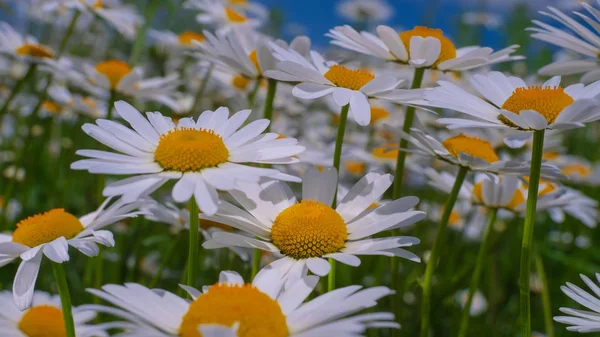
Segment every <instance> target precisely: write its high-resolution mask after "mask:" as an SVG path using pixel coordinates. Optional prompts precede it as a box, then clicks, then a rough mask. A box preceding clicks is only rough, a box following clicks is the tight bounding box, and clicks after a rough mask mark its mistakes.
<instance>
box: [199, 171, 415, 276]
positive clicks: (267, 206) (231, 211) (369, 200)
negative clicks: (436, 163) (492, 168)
mask: <svg viewBox="0 0 600 337" xmlns="http://www.w3.org/2000/svg"><path fill="white" fill-rule="evenodd" d="M392 180H393V177H392V176H391V175H389V174H383V173H380V172H370V173H367V175H365V176H364V177H363V178H362V179H361V180H360V181H359V182H358V183H356V185H354V186H353V187H352V188H351V189H350V191H349V192H348V193H347V194H346V196H345V197H344V198H343V199H342V200H341V201H340V202H339V204H338V205H337V206H336V207H335V208H332V207H331V203H332V202H333V199H334V195H335V191H336V190H337V188H336V185H337V172H336V171H335V169H333V168H324V169H323V170H322V172H320V171H319V170H317V169H314V168H312V169H309V170H308V171H307V172H306V174H305V176H304V182H303V184H302V197H303V200H302V201H300V202H298V201H297V200H296V197H295V196H294V195H293V193H292V192H291V190H290V189H289V187H288V186H286V185H285V184H283V183H281V182H277V181H269V182H264V183H262V184H245V185H244V186H241V185H240V189H238V190H233V191H231V192H230V193H231V195H232V196H233V197H234V198H235V200H236V201H237V202H238V203H240V204H241V205H242V207H243V208H244V209H240V208H238V207H237V206H234V205H232V204H230V203H227V202H224V201H223V202H221V205H220V208H219V210H218V211H217V212H216V214H215V215H213V216H204V217H205V218H206V219H209V220H213V221H216V222H220V223H224V224H227V225H230V226H232V227H235V228H238V229H240V230H243V231H246V232H248V233H250V234H252V236H254V237H256V239H253V238H248V237H245V236H241V235H238V234H234V233H215V234H214V235H213V239H212V240H209V241H207V242H205V243H204V245H203V246H204V247H205V248H209V249H213V248H222V247H228V246H240V247H249V248H258V249H262V250H266V251H270V252H273V253H275V254H279V255H280V257H281V258H280V259H279V260H277V261H275V262H273V263H271V264H270V266H273V267H274V268H277V269H279V270H280V271H281V273H283V274H286V275H287V276H288V277H289V279H290V281H293V280H295V279H297V278H298V277H299V275H302V274H303V273H304V272H305V271H306V269H307V268H308V269H309V270H310V271H312V272H313V273H314V274H317V275H319V276H324V275H327V274H328V273H329V271H330V266H329V263H328V262H327V260H326V258H333V259H335V260H337V261H339V262H341V263H344V264H348V265H351V266H358V265H359V264H360V259H359V258H358V257H357V256H356V255H384V256H398V257H403V258H406V259H409V260H411V261H416V262H419V261H420V259H419V257H417V256H416V255H415V254H413V253H411V252H409V251H407V250H404V249H402V248H400V247H409V246H413V245H415V244H418V243H419V239H417V238H414V237H401V236H400V237H386V238H378V239H369V238H368V237H370V236H372V235H375V234H377V233H380V232H384V231H387V230H391V229H395V228H401V227H405V226H408V225H411V224H414V223H415V222H417V221H419V220H421V219H423V218H424V217H425V213H423V212H420V211H413V210H411V209H412V208H413V207H414V206H415V205H416V204H417V203H418V201H419V199H418V198H416V197H405V198H401V199H398V200H394V201H391V202H387V203H381V204H380V205H379V206H377V207H374V208H370V207H371V205H372V204H373V203H374V202H376V201H378V200H379V199H380V198H381V196H382V195H383V193H384V192H385V191H386V190H387V189H388V187H390V186H391V184H392Z"/></svg>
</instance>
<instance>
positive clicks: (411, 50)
mask: <svg viewBox="0 0 600 337" xmlns="http://www.w3.org/2000/svg"><path fill="white" fill-rule="evenodd" d="M326 35H327V36H329V37H331V38H332V39H333V41H331V43H332V44H334V45H336V46H339V47H342V48H345V49H349V50H353V51H355V52H359V53H362V54H366V55H370V56H374V57H377V58H380V59H382V60H385V61H390V62H397V63H401V64H407V65H410V66H411V67H414V68H431V69H436V70H441V71H458V72H460V71H466V70H471V69H474V68H478V67H482V66H487V65H491V64H495V63H500V62H507V61H514V60H520V59H523V57H522V56H511V54H512V53H513V52H514V51H515V50H516V49H517V48H518V47H519V46H518V45H512V46H510V47H507V48H505V49H502V50H499V51H497V52H494V51H493V50H492V48H488V47H483V48H482V47H477V46H470V47H464V48H459V49H456V47H455V46H454V43H452V41H450V39H448V38H447V37H445V36H444V33H443V32H442V30H441V29H432V28H428V27H422V26H416V27H415V28H414V29H412V30H408V31H405V32H402V33H397V32H396V31H395V30H394V29H392V28H390V27H388V26H383V25H381V26H378V27H377V36H375V35H373V34H371V33H368V32H360V33H359V32H357V31H356V30H354V28H352V27H350V26H338V27H335V28H334V29H332V30H330V31H329V33H328V34H326Z"/></svg>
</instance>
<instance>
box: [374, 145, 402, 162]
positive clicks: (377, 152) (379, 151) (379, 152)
mask: <svg viewBox="0 0 600 337" xmlns="http://www.w3.org/2000/svg"><path fill="white" fill-rule="evenodd" d="M387 145H388V146H396V144H387ZM398 153H400V150H391V149H389V148H386V147H378V148H375V149H373V151H371V154H372V155H373V157H376V158H380V159H396V158H398Z"/></svg>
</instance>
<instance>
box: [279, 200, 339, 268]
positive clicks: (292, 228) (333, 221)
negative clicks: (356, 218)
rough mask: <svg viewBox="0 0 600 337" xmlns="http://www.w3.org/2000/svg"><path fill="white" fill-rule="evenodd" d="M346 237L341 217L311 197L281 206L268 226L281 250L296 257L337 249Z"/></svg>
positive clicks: (302, 257) (332, 251)
mask: <svg viewBox="0 0 600 337" xmlns="http://www.w3.org/2000/svg"><path fill="white" fill-rule="evenodd" d="M347 238H348V229H347V227H346V223H345V222H344V219H343V218H342V217H341V216H340V215H339V214H338V213H337V212H336V211H335V210H334V209H333V208H331V207H329V206H327V205H325V204H322V203H320V202H317V201H313V200H303V201H302V202H301V203H298V204H295V205H293V206H290V207H288V208H286V209H285V210H283V211H282V212H281V213H279V215H277V218H275V221H274V222H273V227H272V229H271V240H272V241H273V243H274V244H275V246H277V248H279V250H280V251H281V254H284V255H287V256H290V257H292V258H294V259H297V260H299V259H307V258H310V257H322V256H323V255H326V254H331V253H335V252H338V251H339V250H340V249H342V248H343V247H344V244H345V243H346V239H347Z"/></svg>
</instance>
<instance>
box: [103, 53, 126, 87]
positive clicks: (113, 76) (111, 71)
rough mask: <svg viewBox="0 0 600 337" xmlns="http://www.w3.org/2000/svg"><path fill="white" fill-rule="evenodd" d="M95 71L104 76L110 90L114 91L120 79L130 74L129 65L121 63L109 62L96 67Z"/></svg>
mask: <svg viewBox="0 0 600 337" xmlns="http://www.w3.org/2000/svg"><path fill="white" fill-rule="evenodd" d="M96 71H97V72H99V73H101V74H103V75H104V76H106V78H107V79H108V82H109V83H110V88H111V89H115V88H116V87H117V85H119V82H121V79H123V77H125V76H126V75H127V74H129V73H130V72H131V68H130V67H129V65H128V64H127V63H125V62H123V61H119V60H110V61H105V62H100V63H98V64H97V65H96Z"/></svg>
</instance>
